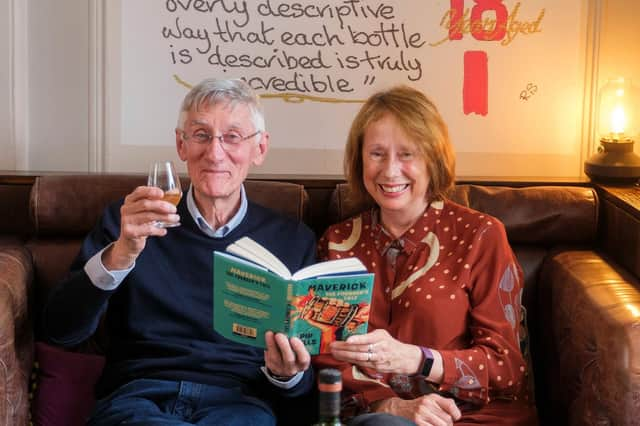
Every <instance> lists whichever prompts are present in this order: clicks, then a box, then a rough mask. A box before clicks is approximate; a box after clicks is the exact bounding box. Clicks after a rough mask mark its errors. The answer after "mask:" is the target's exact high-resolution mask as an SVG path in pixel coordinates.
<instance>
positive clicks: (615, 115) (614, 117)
mask: <svg viewBox="0 0 640 426" xmlns="http://www.w3.org/2000/svg"><path fill="white" fill-rule="evenodd" d="M626 127H627V119H626V116H625V115H624V108H623V107H622V105H618V106H616V107H614V108H613V111H611V127H610V133H613V134H617V135H618V137H616V138H615V139H622V137H623V135H624V129H625V128H626Z"/></svg>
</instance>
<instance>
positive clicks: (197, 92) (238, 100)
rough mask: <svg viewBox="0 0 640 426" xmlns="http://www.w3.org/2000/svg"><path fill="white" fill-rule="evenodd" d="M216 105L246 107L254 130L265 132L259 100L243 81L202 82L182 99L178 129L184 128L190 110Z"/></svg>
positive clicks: (215, 80) (211, 80)
mask: <svg viewBox="0 0 640 426" xmlns="http://www.w3.org/2000/svg"><path fill="white" fill-rule="evenodd" d="M217 104H228V105H229V106H231V107H235V106H236V105H239V104H240V105H246V106H247V107H248V108H249V111H250V112H251V118H252V121H253V125H254V126H255V130H260V131H265V130H266V129H265V126H264V111H263V109H262V105H261V104H260V98H259V97H258V95H256V93H255V92H254V91H253V89H251V87H250V86H249V85H248V84H247V83H246V82H245V81H244V80H240V79H226V80H224V79H216V78H207V79H205V80H202V81H201V82H200V83H198V84H197V85H196V86H194V87H193V88H192V89H191V90H190V91H189V93H187V95H186V96H185V97H184V100H183V101H182V106H181V107H180V112H179V114H178V129H183V128H184V127H183V126H184V121H185V120H186V117H187V114H188V112H189V111H191V110H192V109H195V110H198V109H199V108H201V107H206V106H213V105H217Z"/></svg>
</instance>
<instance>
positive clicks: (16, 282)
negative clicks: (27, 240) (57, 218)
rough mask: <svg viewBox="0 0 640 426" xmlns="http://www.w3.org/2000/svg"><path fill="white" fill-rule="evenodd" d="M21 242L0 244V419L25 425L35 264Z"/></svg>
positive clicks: (27, 407)
mask: <svg viewBox="0 0 640 426" xmlns="http://www.w3.org/2000/svg"><path fill="white" fill-rule="evenodd" d="M32 265H33V264H32V261H31V255H30V254H29V252H28V251H27V250H26V249H25V248H24V247H21V246H19V245H7V246H0V423H1V424H7V425H9V424H10V425H26V424H27V423H28V420H29V398H28V386H29V375H30V373H31V367H32V364H33V331H32V330H33V327H32V320H31V313H30V294H31V286H32V281H33V266H32Z"/></svg>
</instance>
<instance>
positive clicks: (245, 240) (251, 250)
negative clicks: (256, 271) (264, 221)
mask: <svg viewBox="0 0 640 426" xmlns="http://www.w3.org/2000/svg"><path fill="white" fill-rule="evenodd" d="M227 251H228V252H229V253H233V254H235V255H238V256H241V257H244V258H245V259H249V260H251V261H253V262H255V263H257V264H258V265H262V266H264V267H265V268H267V269H269V270H270V271H272V272H274V273H276V274H278V275H280V276H281V277H283V278H286V279H290V278H291V272H289V269H288V268H287V267H286V266H285V264H284V263H282V262H281V261H280V259H278V258H277V257H275V256H274V255H273V253H271V252H270V251H269V250H267V249H266V248H264V247H263V246H262V245H261V244H258V243H257V242H255V241H254V240H252V239H251V238H249V237H242V238H240V239H239V240H238V241H236V242H234V243H232V244H230V245H229V246H228V247H227Z"/></svg>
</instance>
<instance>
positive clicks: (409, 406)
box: [373, 393, 461, 426]
mask: <svg viewBox="0 0 640 426" xmlns="http://www.w3.org/2000/svg"><path fill="white" fill-rule="evenodd" d="M373 410H374V411H375V412H378V413H390V414H394V415H396V416H402V417H405V418H407V419H409V420H411V421H413V422H414V423H415V424H416V425H418V426H449V425H453V423H454V422H455V421H456V420H458V419H460V416H461V413H460V409H458V407H457V406H456V403H455V401H454V400H453V399H451V398H445V397H443V396H441V395H438V394H437V393H431V394H429V395H425V396H421V397H420V398H416V399H401V398H389V399H385V400H383V401H380V402H378V403H377V404H374V406H373Z"/></svg>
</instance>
